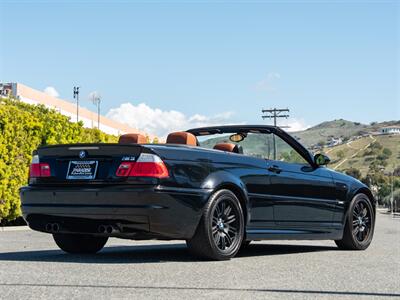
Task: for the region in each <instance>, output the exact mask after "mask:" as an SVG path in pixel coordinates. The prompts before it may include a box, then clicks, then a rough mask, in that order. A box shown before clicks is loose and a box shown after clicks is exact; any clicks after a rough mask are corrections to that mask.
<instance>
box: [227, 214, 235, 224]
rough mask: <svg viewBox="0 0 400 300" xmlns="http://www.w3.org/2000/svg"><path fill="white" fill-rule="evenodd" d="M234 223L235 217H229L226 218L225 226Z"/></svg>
mask: <svg viewBox="0 0 400 300" xmlns="http://www.w3.org/2000/svg"><path fill="white" fill-rule="evenodd" d="M235 221H236V216H235V215H230V216H229V217H228V218H227V220H226V222H225V223H226V224H231V223H233V222H235Z"/></svg>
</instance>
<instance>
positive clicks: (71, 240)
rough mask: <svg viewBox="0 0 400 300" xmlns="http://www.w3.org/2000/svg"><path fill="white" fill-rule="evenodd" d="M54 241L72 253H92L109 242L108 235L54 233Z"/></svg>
mask: <svg viewBox="0 0 400 300" xmlns="http://www.w3.org/2000/svg"><path fill="white" fill-rule="evenodd" d="M53 238H54V241H55V242H56V244H57V246H58V247H60V249H61V250H63V251H65V252H67V253H72V254H91V253H96V252H99V251H100V250H101V249H103V247H104V245H105V244H106V243H107V240H108V237H97V236H92V235H84V234H64V233H55V234H53Z"/></svg>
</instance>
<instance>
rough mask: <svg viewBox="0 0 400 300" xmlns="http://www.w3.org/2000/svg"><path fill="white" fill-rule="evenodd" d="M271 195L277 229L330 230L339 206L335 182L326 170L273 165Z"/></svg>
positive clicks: (303, 166)
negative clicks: (295, 227)
mask: <svg viewBox="0 0 400 300" xmlns="http://www.w3.org/2000/svg"><path fill="white" fill-rule="evenodd" d="M270 165H272V166H275V168H277V169H280V172H276V171H275V172H271V173H272V174H271V176H270V185H269V194H270V195H271V198H272V199H274V219H275V222H276V224H277V225H283V226H301V227H303V226H307V227H309V226H311V227H315V226H317V227H329V226H330V225H331V223H332V218H333V214H334V210H335V206H336V199H335V188H334V184H333V179H332V177H331V176H330V174H328V172H326V170H325V169H324V168H317V169H312V168H311V167H309V166H306V165H302V164H296V163H287V162H282V161H270Z"/></svg>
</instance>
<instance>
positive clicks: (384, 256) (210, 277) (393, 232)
mask: <svg viewBox="0 0 400 300" xmlns="http://www.w3.org/2000/svg"><path fill="white" fill-rule="evenodd" d="M0 298H2V299H19V298H24V299H60V298H62V299H74V298H79V299H93V298H96V299H111V298H112V299H121V298H126V299H128V298H129V299H143V298H145V299H155V298H157V299H161V298H167V299H199V298H207V299H220V298H221V299H222V298H224V299H287V298H290V299H310V298H312V299H334V298H338V299H339V298H340V299H364V298H365V299H373V298H375V299H391V298H398V299H400V218H398V219H392V218H391V217H390V216H388V215H382V214H378V220H377V226H376V231H375V237H374V241H373V243H372V245H371V246H370V248H369V249H368V250H366V251H340V250H338V249H337V248H336V247H335V244H334V243H333V242H331V241H301V242H300V241H290V242H289V241H274V242H272V241H263V242H256V243H254V244H252V245H251V246H250V247H249V249H248V250H246V251H244V252H242V253H241V254H240V255H239V256H238V257H236V258H234V259H232V260H230V261H225V262H207V261H198V260H196V259H193V258H192V257H191V256H190V255H189V253H188V252H187V250H186V246H185V244H184V243H182V242H180V241H172V242H159V241H150V242H135V241H125V240H118V239H112V240H109V242H108V244H107V246H106V248H105V249H103V251H101V252H100V253H98V254H97V255H89V256H81V255H68V254H64V253H63V252H62V251H60V250H58V249H57V248H56V246H55V244H54V242H53V240H52V237H51V236H50V235H47V234H42V233H37V232H33V231H30V230H25V231H4V232H1V231H0Z"/></svg>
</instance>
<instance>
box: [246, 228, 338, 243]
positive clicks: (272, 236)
mask: <svg viewBox="0 0 400 300" xmlns="http://www.w3.org/2000/svg"><path fill="white" fill-rule="evenodd" d="M342 236H343V228H332V229H331V230H329V231H327V230H318V229H312V230H310V229H261V228H247V229H246V240H250V241H251V240H340V239H341V238H342Z"/></svg>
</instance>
